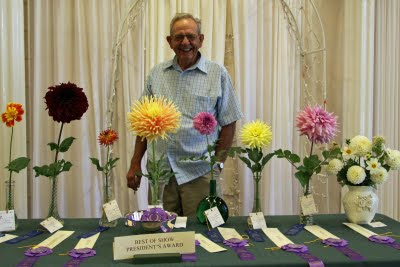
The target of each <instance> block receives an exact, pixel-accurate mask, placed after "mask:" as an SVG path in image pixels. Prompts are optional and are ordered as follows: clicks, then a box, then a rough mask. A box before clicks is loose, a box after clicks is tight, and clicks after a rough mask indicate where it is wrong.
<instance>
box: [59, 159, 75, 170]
mask: <svg viewBox="0 0 400 267" xmlns="http://www.w3.org/2000/svg"><path fill="white" fill-rule="evenodd" d="M71 167H72V163H71V162H69V161H66V162H64V164H63V166H62V170H61V172H67V171H69V170H70V169H71Z"/></svg>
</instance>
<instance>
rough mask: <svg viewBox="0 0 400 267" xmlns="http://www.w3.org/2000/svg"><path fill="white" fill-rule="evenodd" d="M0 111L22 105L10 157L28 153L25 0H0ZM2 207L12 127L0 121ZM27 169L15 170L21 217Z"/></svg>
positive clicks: (23, 215)
mask: <svg viewBox="0 0 400 267" xmlns="http://www.w3.org/2000/svg"><path fill="white" fill-rule="evenodd" d="M0 40H1V41H0V92H1V98H0V114H1V113H3V112H4V111H5V110H6V105H7V103H9V102H17V103H19V104H22V106H23V108H24V110H25V114H24V115H23V117H22V121H21V122H16V123H15V126H14V137H13V147H12V156H11V159H15V158H18V157H26V156H27V147H26V138H27V136H26V129H27V128H26V125H27V121H28V120H29V119H28V117H29V116H31V115H32V112H31V111H30V110H27V106H26V102H25V99H26V97H25V51H24V49H25V48H24V3H23V1H22V0H15V1H9V0H1V1H0ZM0 124H1V125H0V140H1V146H0V147H1V149H0V178H1V179H0V210H3V209H4V208H5V203H6V202H5V199H6V197H5V181H6V180H8V178H9V172H8V171H7V170H6V169H5V168H4V167H5V166H7V165H8V162H9V147H10V137H11V128H8V127H6V125H5V124H4V123H2V122H1V123H0ZM26 173H27V172H26V169H24V170H23V171H20V172H19V173H13V176H12V180H14V181H15V189H16V190H15V212H16V214H17V216H18V217H19V218H26V217H27V215H28V205H27V203H28V202H27V179H26Z"/></svg>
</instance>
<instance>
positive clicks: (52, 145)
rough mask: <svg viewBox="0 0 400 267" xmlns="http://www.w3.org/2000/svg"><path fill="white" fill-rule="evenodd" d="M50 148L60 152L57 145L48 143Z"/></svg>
mask: <svg viewBox="0 0 400 267" xmlns="http://www.w3.org/2000/svg"><path fill="white" fill-rule="evenodd" d="M47 145H48V146H50V150H51V151H53V150H58V145H57V144H56V143H48V144H47Z"/></svg>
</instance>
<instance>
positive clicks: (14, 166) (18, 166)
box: [6, 157, 30, 173]
mask: <svg viewBox="0 0 400 267" xmlns="http://www.w3.org/2000/svg"><path fill="white" fill-rule="evenodd" d="M29 161H30V159H29V158H26V157H19V158H17V159H14V160H13V161H11V162H10V164H8V165H7V167H6V169H8V170H9V171H11V172H16V173H19V172H20V171H21V170H22V169H25V168H26V167H27V166H28V164H29Z"/></svg>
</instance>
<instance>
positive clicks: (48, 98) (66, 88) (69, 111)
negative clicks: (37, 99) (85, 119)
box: [44, 82, 89, 123]
mask: <svg viewBox="0 0 400 267" xmlns="http://www.w3.org/2000/svg"><path fill="white" fill-rule="evenodd" d="M44 99H45V102H46V105H47V108H46V109H48V110H49V115H50V116H51V117H53V120H55V121H57V122H61V123H70V122H71V121H73V120H80V119H81V117H82V115H83V114H84V113H85V112H86V111H87V109H88V107H89V103H88V100H87V97H86V95H85V93H84V92H83V89H82V88H80V87H78V86H77V85H76V84H74V83H70V82H68V83H61V84H60V85H56V86H50V87H49V91H48V92H47V93H46V95H45V96H44Z"/></svg>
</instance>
